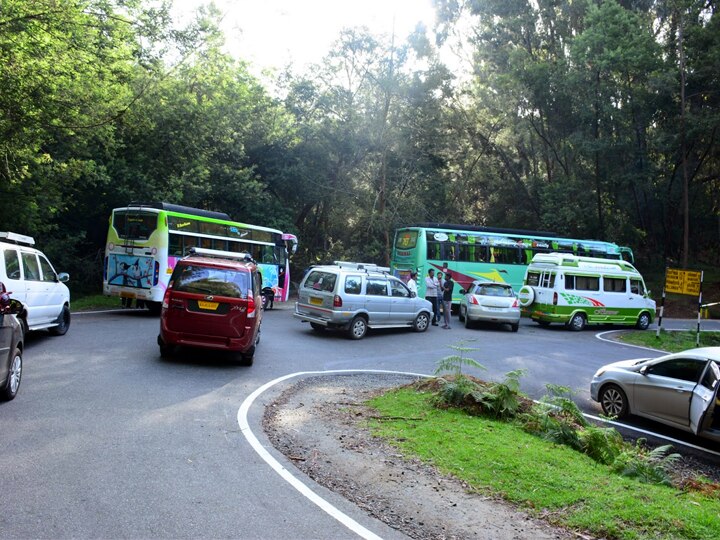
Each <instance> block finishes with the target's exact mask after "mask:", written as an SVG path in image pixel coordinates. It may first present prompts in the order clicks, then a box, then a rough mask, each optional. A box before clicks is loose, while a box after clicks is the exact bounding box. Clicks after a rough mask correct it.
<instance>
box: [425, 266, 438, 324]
mask: <svg viewBox="0 0 720 540" xmlns="http://www.w3.org/2000/svg"><path fill="white" fill-rule="evenodd" d="M425 300H428V301H429V302H430V303H431V304H432V307H433V320H432V325H433V326H437V325H438V320H439V319H440V313H439V312H438V287H437V281H436V280H435V269H434V268H431V269H430V270H428V275H427V277H426V278H425Z"/></svg>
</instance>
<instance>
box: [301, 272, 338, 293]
mask: <svg viewBox="0 0 720 540" xmlns="http://www.w3.org/2000/svg"><path fill="white" fill-rule="evenodd" d="M336 281H337V275H336V274H331V273H330V272H322V271H320V270H311V271H310V274H309V275H308V277H307V279H306V280H305V287H307V288H309V289H314V290H316V291H326V292H332V291H334V290H335V282H336Z"/></svg>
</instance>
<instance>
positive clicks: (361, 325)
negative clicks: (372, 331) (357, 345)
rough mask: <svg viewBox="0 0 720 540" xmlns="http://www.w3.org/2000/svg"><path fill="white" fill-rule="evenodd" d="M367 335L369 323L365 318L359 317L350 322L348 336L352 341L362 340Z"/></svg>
mask: <svg viewBox="0 0 720 540" xmlns="http://www.w3.org/2000/svg"><path fill="white" fill-rule="evenodd" d="M365 334H367V321H366V320H365V317H363V316H361V315H358V316H356V317H355V318H354V319H353V320H352V321H351V322H350V328H349V329H348V336H349V337H350V339H362V338H364V337H365Z"/></svg>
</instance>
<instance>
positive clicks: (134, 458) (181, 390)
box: [0, 304, 694, 539]
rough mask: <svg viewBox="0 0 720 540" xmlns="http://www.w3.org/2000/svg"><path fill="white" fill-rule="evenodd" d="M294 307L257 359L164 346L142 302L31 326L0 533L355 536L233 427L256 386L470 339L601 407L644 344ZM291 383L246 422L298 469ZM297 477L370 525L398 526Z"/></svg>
mask: <svg viewBox="0 0 720 540" xmlns="http://www.w3.org/2000/svg"><path fill="white" fill-rule="evenodd" d="M291 314H292V311H291V306H289V305H286V306H281V307H278V305H277V304H276V308H275V309H274V310H272V311H268V312H266V313H265V318H264V321H263V326H262V341H261V344H260V346H259V347H258V351H257V353H256V357H255V364H254V365H253V366H252V367H240V366H238V365H237V364H235V363H234V362H233V360H232V358H228V357H226V356H223V355H217V354H208V353H205V352H191V353H187V354H185V355H184V356H181V357H179V358H176V359H173V360H172V361H165V360H162V359H160V357H159V351H158V347H157V344H156V341H155V340H156V336H157V332H158V325H159V323H158V320H157V318H155V317H151V316H149V315H147V314H146V313H145V312H143V311H132V310H128V311H114V312H106V313H96V314H75V315H74V317H73V322H72V326H71V328H70V331H69V332H68V334H67V335H65V336H62V337H52V336H49V335H48V334H47V333H44V332H38V333H35V334H31V335H30V336H29V337H28V340H27V345H26V351H25V355H24V359H25V364H24V368H25V369H24V373H23V381H22V386H21V388H20V393H19V394H18V397H17V398H16V399H15V400H14V401H12V402H9V403H3V404H0V494H1V496H2V501H3V505H2V511H0V537H1V538H197V537H205V538H316V539H326V538H327V539H341V538H357V535H356V533H354V532H352V531H351V530H350V529H348V528H347V527H346V526H345V525H343V524H342V523H341V522H339V521H338V520H336V519H334V518H333V517H332V516H330V515H329V514H327V513H326V512H323V511H322V510H320V509H319V508H318V507H317V506H316V505H315V504H313V503H312V502H310V501H309V500H308V499H307V498H306V497H304V496H302V495H301V494H300V493H298V492H297V491H296V490H295V489H293V488H292V487H290V486H289V485H288V484H287V483H286V481H285V480H283V479H282V478H281V477H280V476H279V475H278V474H277V473H276V472H275V471H274V470H272V469H271V468H270V467H269V466H268V464H267V463H266V462H265V461H264V460H263V459H261V457H260V456H259V455H258V453H257V451H256V450H255V449H253V448H252V446H251V445H250V444H249V443H248V440H247V439H246V436H245V434H243V433H242V432H241V430H240V427H239V424H238V410H239V408H240V407H241V405H242V404H243V402H244V401H245V400H246V398H248V396H250V395H251V394H252V393H253V392H254V391H256V390H257V389H258V388H259V387H261V386H262V385H264V384H266V383H268V382H270V381H273V380H275V379H277V378H279V377H282V376H285V375H288V374H293V373H297V372H307V371H324V370H347V369H373V370H378V369H380V370H392V371H404V372H416V373H425V374H431V373H433V372H434V371H435V368H436V364H437V362H438V360H440V359H441V358H443V357H444V356H447V355H450V354H455V353H456V351H454V350H453V349H452V348H451V345H457V344H459V343H460V341H461V340H474V341H468V342H467V343H466V345H467V346H470V347H475V348H477V350H475V351H472V352H471V353H468V356H471V357H472V358H474V359H475V360H477V361H478V362H480V363H481V364H482V365H484V366H485V368H486V370H485V371H480V370H468V373H472V374H475V375H478V376H480V377H483V378H486V379H493V380H500V379H502V378H503V375H504V374H505V373H507V372H508V371H510V370H514V369H524V370H526V375H525V376H524V377H523V379H522V383H523V390H524V391H525V392H526V393H528V394H529V395H530V396H531V397H536V398H537V397H541V396H542V395H543V393H544V387H545V384H546V383H554V384H560V385H565V386H568V387H570V388H572V389H574V390H577V392H578V394H577V401H578V402H579V403H580V404H581V406H582V407H583V408H584V409H586V410H588V411H591V412H596V413H597V412H599V408H597V407H596V405H595V404H593V403H592V402H590V399H589V392H588V386H589V381H590V378H591V377H592V375H593V373H594V372H595V370H596V369H597V368H598V367H599V366H601V365H603V364H605V363H608V362H612V361H615V360H620V359H624V358H630V357H635V356H653V355H654V354H653V353H652V352H649V351H638V350H637V349H634V348H631V347H628V346H623V345H617V344H611V343H607V342H604V341H601V340H599V339H598V338H597V337H596V333H597V330H594V329H588V330H586V331H583V332H580V333H572V332H568V331H566V330H564V329H562V328H559V327H558V328H553V327H551V328H549V329H546V328H540V327H538V326H537V325H535V324H533V323H530V322H529V321H523V323H522V326H521V328H520V331H519V332H518V333H512V332H510V331H508V330H507V329H498V328H494V327H487V328H482V329H475V330H466V329H465V328H463V327H462V325H461V323H460V322H459V321H458V320H457V318H455V319H454V321H453V322H454V326H453V328H452V329H451V330H442V329H440V328H439V327H432V328H431V329H430V330H429V331H428V332H426V333H424V334H415V333H412V332H409V331H401V330H386V331H371V332H370V333H369V334H368V336H366V338H365V339H363V340H361V341H350V340H348V339H346V338H344V337H343V336H341V335H339V334H334V333H330V332H326V333H322V334H318V333H316V332H313V331H312V330H311V329H310V327H309V325H307V324H302V323H300V322H298V321H296V320H294V319H293V318H292V315H291ZM664 323H665V324H667V326H668V327H671V325H672V324H675V322H673V321H669V320H666V321H664ZM686 324H688V323H686ZM689 324H690V325H691V326H692V324H694V323H692V322H690V323H689ZM658 354H659V353H658ZM291 383H292V380H288V381H285V382H282V383H279V384H277V385H275V386H273V387H272V388H271V389H270V390H268V391H267V392H264V393H262V394H260V395H259V396H258V397H257V399H256V400H255V401H254V402H253V403H252V405H251V406H250V407H249V410H248V429H249V430H250V431H252V433H254V434H255V436H256V437H257V438H258V441H259V444H260V445H261V446H262V447H263V448H265V449H266V450H267V451H268V452H269V453H270V454H271V455H272V456H274V457H275V459H277V460H278V461H279V462H280V463H281V465H282V466H284V467H286V468H287V469H288V471H289V472H291V473H292V472H293V471H294V468H293V466H292V464H291V463H289V462H288V461H287V460H286V459H285V458H284V457H283V456H282V455H281V454H279V453H278V452H276V451H274V449H273V448H272V447H270V445H269V444H268V443H267V439H266V438H265V437H264V435H263V433H262V429H261V427H260V420H261V417H262V412H263V408H264V406H265V405H266V404H267V403H269V402H270V401H271V400H272V398H273V397H274V396H275V395H277V394H278V393H279V392H280V391H281V390H282V389H283V388H286V387H287V385H288V384H291ZM300 476H301V475H300ZM304 481H306V482H308V483H309V484H310V485H311V486H312V488H313V489H314V490H316V491H317V493H318V494H319V495H320V496H321V497H323V498H324V499H326V500H327V501H328V502H330V504H332V505H334V506H335V507H336V508H337V509H339V511H341V512H343V513H345V514H346V515H347V516H349V517H350V518H352V519H354V520H356V521H357V522H358V523H359V524H361V525H362V526H363V527H365V528H367V529H368V530H369V531H372V532H373V533H374V534H376V535H378V536H379V537H382V538H388V539H392V538H402V535H400V534H399V533H397V532H396V531H394V530H392V529H389V528H387V527H386V526H385V525H384V524H382V523H380V522H378V521H376V520H373V519H370V518H368V517H367V516H365V515H364V513H363V512H362V511H361V510H359V509H358V508H356V507H354V506H353V505H352V504H350V503H348V502H347V501H345V500H344V499H342V498H340V497H338V496H336V495H335V494H333V493H331V492H328V491H326V490H324V489H323V488H321V487H318V486H315V485H314V484H312V482H310V481H308V480H306V479H304Z"/></svg>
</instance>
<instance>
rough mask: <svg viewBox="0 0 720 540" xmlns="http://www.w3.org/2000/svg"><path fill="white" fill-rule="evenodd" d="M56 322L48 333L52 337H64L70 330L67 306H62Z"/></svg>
mask: <svg viewBox="0 0 720 540" xmlns="http://www.w3.org/2000/svg"><path fill="white" fill-rule="evenodd" d="M57 322H58V324H57V326H54V327H52V328H51V329H50V333H51V334H52V335H53V336H64V335H65V334H67V331H68V329H69V328H70V309H69V308H68V307H67V306H63V309H62V312H61V313H60V316H59V317H58V319H57Z"/></svg>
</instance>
